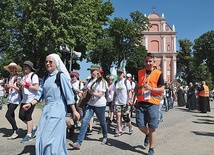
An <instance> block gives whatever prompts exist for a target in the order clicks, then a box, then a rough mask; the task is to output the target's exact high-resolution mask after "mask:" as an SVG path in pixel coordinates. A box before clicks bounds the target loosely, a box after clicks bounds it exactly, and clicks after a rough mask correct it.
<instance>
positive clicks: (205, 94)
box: [198, 81, 210, 113]
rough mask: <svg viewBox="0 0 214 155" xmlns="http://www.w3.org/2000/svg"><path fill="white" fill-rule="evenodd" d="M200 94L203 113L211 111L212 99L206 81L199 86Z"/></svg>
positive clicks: (200, 109) (200, 106)
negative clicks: (210, 99)
mask: <svg viewBox="0 0 214 155" xmlns="http://www.w3.org/2000/svg"><path fill="white" fill-rule="evenodd" d="M198 92H199V93H198V96H199V111H200V112H201V113H207V112H210V101H209V92H210V91H209V87H208V86H207V85H206V82H205V81H202V82H201V86H200V87H199V88H198Z"/></svg>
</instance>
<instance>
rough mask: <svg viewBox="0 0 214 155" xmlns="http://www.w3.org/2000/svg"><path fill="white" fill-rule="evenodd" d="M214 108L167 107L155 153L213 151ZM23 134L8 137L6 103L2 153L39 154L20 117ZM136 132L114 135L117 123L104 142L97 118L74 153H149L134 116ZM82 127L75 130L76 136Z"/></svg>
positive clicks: (0, 128) (207, 154)
mask: <svg viewBox="0 0 214 155" xmlns="http://www.w3.org/2000/svg"><path fill="white" fill-rule="evenodd" d="M211 108H212V111H211V112H209V113H207V114H202V113H197V112H189V111H188V110H186V108H185V107H176V106H175V108H174V109H171V110H170V111H168V112H164V111H163V115H164V121H163V122H161V123H160V125H159V128H158V130H157V142H156V146H155V155H213V154H214V149H213V147H214V146H213V144H214V103H213V102H211ZM18 109H19V107H18V108H17V110H16V118H17V124H18V127H19V128H20V135H19V137H18V138H17V139H15V140H7V137H8V136H9V135H10V134H11V133H12V130H11V126H10V124H9V123H8V122H7V120H6V118H5V112H6V105H4V107H3V110H0V118H1V121H0V151H1V152H0V155H35V141H36V139H33V140H32V141H30V142H27V143H20V140H21V139H22V137H24V136H25V134H26V125H25V124H24V123H23V122H21V121H20V119H19V118H18V117H17V115H18ZM41 112H42V110H41V109H39V108H35V111H34V113H33V120H34V123H35V124H38V122H39V118H40V116H41ZM132 124H133V127H134V132H133V134H132V135H128V129H127V130H126V131H124V134H123V135H122V136H120V137H117V138H115V137H114V131H113V128H114V125H115V124H113V126H110V127H109V128H108V132H109V135H108V137H109V138H108V144H107V145H101V144H100V143H101V138H102V134H100V133H99V131H100V127H99V123H98V122H97V121H95V122H94V128H93V132H92V135H86V137H85V140H84V141H83V143H82V146H81V149H80V150H74V149H73V148H71V147H70V146H69V145H68V143H69V142H70V139H67V148H68V152H69V154H70V155H86V154H87V155H138V154H143V155H146V154H147V152H148V148H145V147H144V146H143V141H144V135H143V134H142V133H141V132H140V131H139V130H138V129H137V128H136V124H135V118H132ZM77 134H78V130H76V131H75V136H74V137H73V138H72V140H73V141H75V140H76V137H77Z"/></svg>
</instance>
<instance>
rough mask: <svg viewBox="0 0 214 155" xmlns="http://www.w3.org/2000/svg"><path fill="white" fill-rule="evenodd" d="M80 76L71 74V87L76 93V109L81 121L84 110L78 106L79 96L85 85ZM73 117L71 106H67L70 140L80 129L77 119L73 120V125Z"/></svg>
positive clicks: (75, 73) (74, 73)
mask: <svg viewBox="0 0 214 155" xmlns="http://www.w3.org/2000/svg"><path fill="white" fill-rule="evenodd" d="M79 76H80V75H79V73H78V72H71V73H70V77H71V85H72V89H73V91H74V99H75V101H76V104H75V107H76V109H77V111H78V112H79V114H80V120H81V119H82V117H83V110H82V108H80V107H79V106H78V102H79V99H80V97H79V94H80V93H81V92H82V91H81V90H82V89H83V87H84V85H83V83H82V82H81V81H80V80H79ZM71 117H72V109H71V106H70V105H67V117H66V124H67V129H68V133H69V137H70V138H72V137H73V135H74V130H75V127H78V122H77V120H75V119H73V125H71V121H70V119H71Z"/></svg>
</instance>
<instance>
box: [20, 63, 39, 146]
mask: <svg viewBox="0 0 214 155" xmlns="http://www.w3.org/2000/svg"><path fill="white" fill-rule="evenodd" d="M23 70H24V72H25V75H24V76H23V78H22V80H21V81H18V84H19V85H20V86H21V89H22V101H21V105H20V109H19V118H20V119H21V120H22V121H23V122H24V123H25V124H26V125H27V134H26V136H25V137H24V138H23V139H22V140H21V141H20V142H21V143H24V142H28V141H31V140H32V138H34V137H35V134H36V126H34V125H33V120H32V114H33V111H34V108H35V106H32V107H30V109H28V110H27V111H24V109H23V106H24V105H25V104H26V103H29V102H30V101H32V100H33V98H34V96H35V95H36V93H37V90H38V88H39V78H38V75H37V74H35V73H34V72H35V71H36V69H35V68H34V67H33V63H32V62H31V61H25V62H24V63H23Z"/></svg>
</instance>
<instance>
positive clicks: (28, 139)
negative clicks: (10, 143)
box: [20, 135, 32, 143]
mask: <svg viewBox="0 0 214 155" xmlns="http://www.w3.org/2000/svg"><path fill="white" fill-rule="evenodd" d="M31 140H32V138H31V137H30V136H28V135H26V136H25V137H24V138H23V139H22V140H21V141H20V142H21V143H25V142H28V141H31Z"/></svg>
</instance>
